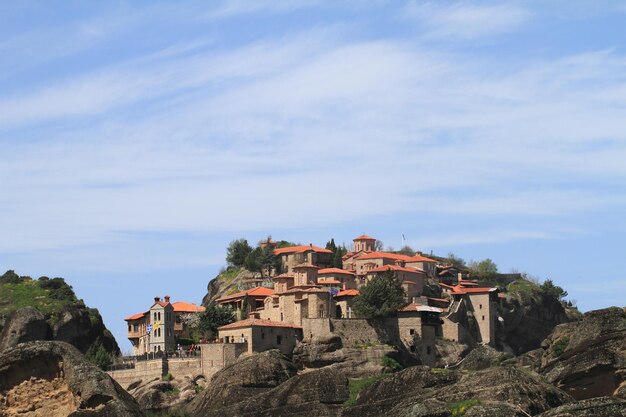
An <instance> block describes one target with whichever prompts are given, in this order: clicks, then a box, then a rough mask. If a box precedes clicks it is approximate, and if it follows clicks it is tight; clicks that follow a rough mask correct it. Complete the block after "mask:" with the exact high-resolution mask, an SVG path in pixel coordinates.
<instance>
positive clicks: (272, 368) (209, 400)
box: [189, 350, 296, 415]
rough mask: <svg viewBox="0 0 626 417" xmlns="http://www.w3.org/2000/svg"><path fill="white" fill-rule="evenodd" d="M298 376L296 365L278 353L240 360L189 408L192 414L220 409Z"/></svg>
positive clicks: (272, 351) (257, 355)
mask: <svg viewBox="0 0 626 417" xmlns="http://www.w3.org/2000/svg"><path fill="white" fill-rule="evenodd" d="M295 374H296V366H295V365H294V364H293V363H292V362H291V361H289V360H288V359H287V358H286V357H285V356H284V355H282V354H281V353H280V352H279V351H278V350H269V351H266V352H263V353H258V354H255V355H251V356H248V357H244V358H241V359H239V360H238V361H237V362H235V363H234V364H232V365H231V366H228V367H226V368H224V369H222V370H220V371H219V372H217V373H216V374H215V375H213V378H212V379H211V381H210V383H209V385H208V386H207V388H206V389H205V390H204V391H202V393H201V394H200V395H198V397H196V398H195V399H194V400H193V401H192V402H191V404H190V406H189V412H190V413H191V414H192V415H202V414H201V413H202V412H204V411H206V410H211V409H221V408H223V407H227V406H228V405H230V404H233V403H237V402H240V401H244V400H246V399H248V398H250V397H252V396H254V395H258V394H261V393H264V392H267V391H269V390H271V389H272V388H275V387H277V386H279V385H280V384H282V383H283V382H285V381H287V380H288V379H290V378H291V377H293V376H294V375H295Z"/></svg>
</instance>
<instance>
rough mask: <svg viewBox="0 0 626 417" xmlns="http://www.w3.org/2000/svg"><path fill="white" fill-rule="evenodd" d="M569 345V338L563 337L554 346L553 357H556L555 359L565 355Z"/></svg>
mask: <svg viewBox="0 0 626 417" xmlns="http://www.w3.org/2000/svg"><path fill="white" fill-rule="evenodd" d="M568 345H569V337H567V336H566V337H562V338H560V339H559V340H557V341H556V342H554V345H553V346H552V356H554V357H555V358H558V357H559V356H561V355H562V354H563V353H565V349H567V346H568Z"/></svg>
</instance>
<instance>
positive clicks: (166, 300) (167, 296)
mask: <svg viewBox="0 0 626 417" xmlns="http://www.w3.org/2000/svg"><path fill="white" fill-rule="evenodd" d="M165 302H166V303H169V302H170V296H169V295H166V296H165Z"/></svg>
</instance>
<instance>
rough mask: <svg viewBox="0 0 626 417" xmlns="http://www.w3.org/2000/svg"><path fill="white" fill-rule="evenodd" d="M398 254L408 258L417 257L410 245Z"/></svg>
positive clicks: (403, 247) (401, 249)
mask: <svg viewBox="0 0 626 417" xmlns="http://www.w3.org/2000/svg"><path fill="white" fill-rule="evenodd" d="M397 253H401V254H402V255H407V256H415V249H413V248H412V247H410V246H409V245H404V246H402V248H400V250H399V251H398V252H397Z"/></svg>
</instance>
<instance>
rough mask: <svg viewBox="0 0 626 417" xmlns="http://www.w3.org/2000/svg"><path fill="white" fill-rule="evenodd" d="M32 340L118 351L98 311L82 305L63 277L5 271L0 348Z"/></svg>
mask: <svg viewBox="0 0 626 417" xmlns="http://www.w3.org/2000/svg"><path fill="white" fill-rule="evenodd" d="M33 340H58V341H63V342H67V343H70V344H72V345H74V346H75V347H76V348H78V349H79V350H80V351H81V352H83V353H86V352H87V351H89V349H90V348H91V349H94V347H95V348H98V347H100V346H102V348H103V349H104V350H105V351H107V352H109V353H112V354H117V353H119V347H118V345H117V342H116V341H115V338H114V337H113V335H112V334H111V332H109V330H108V329H107V328H106V327H105V325H104V322H103V320H102V317H101V316H100V313H99V312H98V310H97V309H93V308H88V307H87V306H85V303H84V302H83V301H82V300H79V299H78V298H77V297H76V295H75V294H74V291H73V290H72V287H70V286H69V285H67V283H65V281H64V280H63V279H62V278H52V279H49V278H47V277H41V278H39V279H37V280H34V279H31V278H30V277H23V276H19V275H17V274H15V273H14V272H13V271H8V272H6V273H5V274H3V275H2V276H0V350H2V349H6V348H8V347H11V346H15V345H16V344H18V343H21V342H27V341H33Z"/></svg>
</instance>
